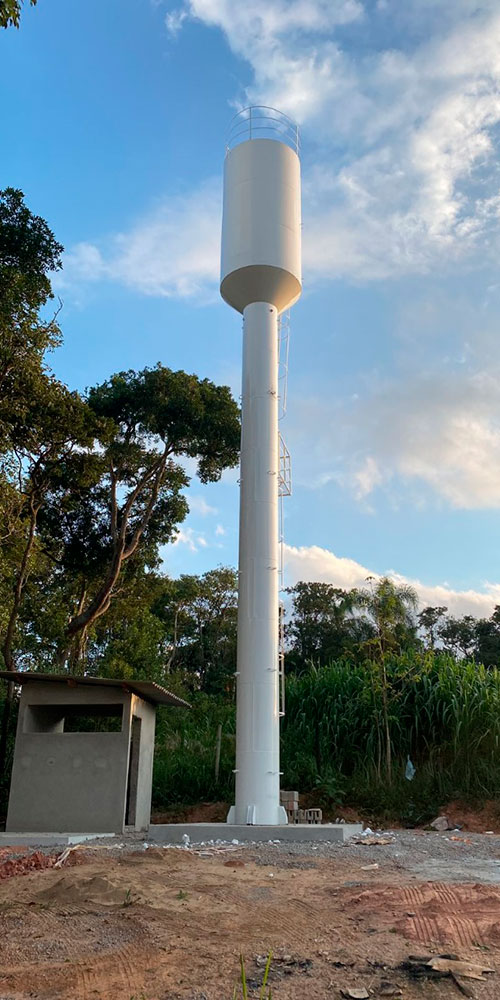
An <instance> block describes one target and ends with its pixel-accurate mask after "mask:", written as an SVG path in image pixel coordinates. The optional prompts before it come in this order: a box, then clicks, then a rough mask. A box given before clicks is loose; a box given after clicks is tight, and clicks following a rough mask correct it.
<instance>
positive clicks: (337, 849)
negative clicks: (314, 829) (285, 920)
mask: <svg viewBox="0 0 500 1000" xmlns="http://www.w3.org/2000/svg"><path fill="white" fill-rule="evenodd" d="M381 836H383V837H384V839H385V837H386V836H390V837H391V843H389V844H387V843H377V844H368V843H366V844H365V843H356V842H355V840H350V841H347V842H346V843H344V844H339V843H327V842H304V843H296V842H287V843H280V842H279V841H273V842H270V843H264V844H262V843H259V844H252V843H246V844H240V845H238V846H236V845H234V844H229V843H222V842H219V843H217V844H205V845H199V844H197V845H194V846H189V847H184V846H178V845H175V846H173V845H172V846H166V847H158V845H157V844H148V843H147V842H145V841H138V840H137V838H122V837H115V838H112V839H111V838H105V839H103V840H93V841H91V842H89V843H85V844H82V845H81V846H79V847H78V848H77V849H78V850H81V851H82V852H84V853H94V852H96V853H97V852H99V853H101V852H102V855H103V856H106V857H114V858H120V857H121V858H124V857H126V856H127V854H131V853H136V852H138V851H147V850H154V852H155V854H157V853H158V852H160V851H166V850H181V851H190V852H193V853H196V854H198V855H199V856H201V857H202V858H203V857H207V858H213V857H217V856H219V855H220V856H221V858H222V857H224V859H227V857H228V856H235V855H236V854H237V855H239V856H240V857H241V856H242V857H244V858H245V860H252V861H254V862H255V863H256V864H257V865H262V866H270V867H274V868H276V869H278V868H279V869H287V868H290V869H303V870H305V869H308V868H314V867H315V866H316V863H317V861H319V860H320V859H324V858H326V859H331V860H333V861H336V862H337V863H341V862H342V860H344V859H345V860H346V861H354V860H361V861H362V862H363V864H364V865H370V864H375V863H378V864H379V866H380V868H381V869H382V868H384V867H387V868H389V867H392V868H395V869H402V870H404V871H406V872H407V873H408V874H410V875H414V876H415V877H417V878H424V879H426V880H429V881H450V882H483V883H486V884H500V836H497V835H491V834H480V833H466V832H464V831H462V832H454V831H448V832H447V833H435V832H432V833H427V832H423V831H413V830H396V831H383V834H381ZM63 849H64V848H57V847H38V848H37V847H36V846H34V847H30V848H29V849H28V850H27V852H26V853H28V854H31V853H33V852H34V851H36V850H39V851H41V852H42V853H44V854H52V855H53V854H59V853H62V851H63ZM11 856H12V857H13V858H19V856H20V855H19V848H17V850H16V852H13V853H12V855H11ZM8 857H9V855H8V854H7V852H6V850H5V849H4V850H3V852H2V861H5V860H7V859H8Z"/></svg>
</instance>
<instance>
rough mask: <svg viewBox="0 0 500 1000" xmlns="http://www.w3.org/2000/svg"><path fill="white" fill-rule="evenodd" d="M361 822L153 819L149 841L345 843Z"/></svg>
mask: <svg viewBox="0 0 500 1000" xmlns="http://www.w3.org/2000/svg"><path fill="white" fill-rule="evenodd" d="M362 831H363V827H362V825H361V823H322V824H321V825H320V824H317V825H316V824H309V823H294V824H289V825H288V826H239V825H236V824H235V825H233V824H230V823H153V824H152V825H151V826H150V828H149V833H148V836H147V839H148V842H149V843H153V844H182V843H184V841H183V837H184V836H185V835H187V836H188V837H189V841H190V843H192V844H201V843H206V842H207V841H209V840H223V841H229V842H231V841H232V840H238V841H239V842H240V843H245V842H247V843H248V842H250V843H258V842H259V841H269V840H280V841H281V842H282V843H286V842H289V843H291V842H295V843H300V842H301V841H304V842H306V841H308V842H311V841H321V840H322V841H330V842H331V841H334V842H337V843H343V842H344V841H345V840H348V839H349V837H354V836H356V835H359V834H360V833H362Z"/></svg>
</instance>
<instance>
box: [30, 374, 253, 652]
mask: <svg viewBox="0 0 500 1000" xmlns="http://www.w3.org/2000/svg"><path fill="white" fill-rule="evenodd" d="M88 404H89V406H90V407H91V409H92V410H93V412H94V413H95V415H96V416H97V417H99V418H101V419H104V420H106V421H107V422H108V424H109V425H110V426H112V428H113V431H112V434H111V437H110V440H109V441H108V443H107V444H106V446H105V447H104V448H103V450H102V452H101V454H100V456H99V459H100V463H101V474H100V476H99V478H98V480H97V481H96V482H94V483H92V484H91V485H90V486H89V487H88V488H83V489H82V490H81V491H80V493H79V494H78V493H73V495H72V497H69V495H68V496H67V500H66V501H65V502H63V494H64V493H65V491H67V482H68V479H72V478H73V475H74V474H73V464H74V461H75V459H72V460H71V461H69V462H68V463H67V464H66V466H64V465H62V466H61V467H60V481H59V484H58V483H56V484H55V486H54V488H53V490H52V495H51V504H50V506H49V507H48V508H47V507H46V509H45V514H44V523H43V529H44V532H45V534H46V537H47V544H48V545H49V544H50V545H51V546H52V549H53V552H54V558H57V559H58V560H59V562H60V564H61V566H62V567H63V568H64V567H65V568H67V569H69V568H70V567H72V568H73V569H74V568H76V566H77V565H78V566H79V567H80V574H81V578H82V600H81V602H80V606H79V607H78V610H77V612H76V613H75V614H73V615H72V616H71V618H70V620H69V622H68V625H67V628H66V630H65V641H64V644H63V647H62V650H61V654H60V659H61V662H66V661H67V658H68V656H69V655H70V650H71V648H72V647H73V648H75V643H76V648H77V652H78V646H79V645H81V643H82V641H83V640H84V637H85V635H86V633H87V631H88V629H89V628H90V627H91V626H92V625H93V624H94V622H95V621H96V620H97V619H98V618H99V617H100V616H101V615H103V614H104V613H105V612H106V611H107V610H108V608H109V606H110V602H111V600H112V598H113V594H114V592H115V590H116V588H117V585H118V582H119V580H120V578H121V574H122V572H123V570H124V567H125V565H126V564H127V563H128V561H129V560H133V559H135V558H136V557H138V554H139V552H142V553H143V555H144V554H145V553H148V552H149V554H150V558H151V559H152V560H153V561H154V559H155V558H156V555H157V551H158V547H159V546H160V545H164V544H165V543H166V542H168V541H169V540H171V539H172V538H173V537H174V535H175V532H176V529H177V526H178V525H179V524H180V523H181V522H182V520H183V519H184V517H185V516H186V513H187V510H188V503H187V500H186V497H185V496H184V492H183V491H184V490H185V488H186V487H187V485H188V483H189V477H188V475H187V473H186V471H185V468H184V465H183V464H182V463H183V461H184V460H185V459H186V458H192V459H193V458H194V459H196V460H197V473H198V476H199V478H200V479H201V481H202V482H213V481H216V480H217V479H219V478H220V476H221V474H222V471H223V469H224V468H226V467H228V466H232V465H235V464H236V462H237V460H238V450H239V437H240V426H239V412H238V408H237V406H236V403H235V401H234V400H233V398H232V396H231V393H230V391H229V389H228V388H227V387H225V386H216V385H214V383H213V382H210V381H209V380H208V379H199V378H198V377H197V376H195V375H188V374H186V373H185V372H182V371H178V372H174V371H171V370H170V369H168V368H165V367H163V366H161V365H158V366H157V367H156V368H153V369H149V368H146V369H144V370H143V371H142V372H138V373H136V372H122V373H120V374H118V375H115V376H113V377H112V378H111V379H110V380H109V381H107V382H105V383H103V384H102V385H100V386H98V387H96V388H95V389H92V390H91V391H90V392H89V394H88ZM78 461H79V458H78V456H76V462H77V463H78ZM77 658H78V656H77Z"/></svg>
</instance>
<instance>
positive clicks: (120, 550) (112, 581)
mask: <svg viewBox="0 0 500 1000" xmlns="http://www.w3.org/2000/svg"><path fill="white" fill-rule="evenodd" d="M167 458H168V450H167V448H165V451H164V452H163V454H162V455H161V457H160V458H159V459H158V462H157V463H156V465H155V466H154V467H153V468H152V469H149V470H148V472H147V473H145V475H144V476H143V478H142V479H141V481H140V482H139V483H138V484H137V486H136V487H135V489H134V490H133V491H132V493H131V494H130V496H129V498H128V500H127V502H126V504H125V506H124V508H123V511H122V515H121V525H120V530H119V531H118V530H117V527H116V518H117V515H113V516H112V524H111V530H112V534H113V535H114V536H115V538H114V545H113V555H112V558H111V563H110V565H109V569H108V572H107V575H106V577H105V579H104V581H103V583H102V584H101V586H100V587H99V589H98V591H97V593H96V594H95V595H94V597H93V598H92V600H91V601H90V604H89V605H88V607H87V608H86V609H85V610H83V608H82V609H81V610H79V612H78V613H77V614H76V615H73V616H72V618H71V619H70V621H69V624H68V626H67V628H66V632H65V646H64V649H63V650H62V652H61V657H62V658H64V659H66V658H67V657H68V655H69V652H70V649H71V646H72V643H73V637H74V636H75V635H77V633H78V632H81V631H82V630H83V631H87V630H88V629H89V628H90V626H91V625H93V623H94V622H95V621H97V619H98V618H100V617H101V615H103V614H105V612H106V611H107V610H108V608H109V605H110V604H111V598H112V596H113V590H114V587H115V586H116V583H117V581H118V579H119V576H120V573H121V570H122V566H123V563H124V562H125V561H126V560H127V559H129V558H130V557H131V556H133V554H134V552H135V551H136V549H137V546H138V545H139V542H140V540H141V537H142V535H143V533H144V531H145V530H146V528H147V526H148V524H149V522H150V520H151V515H152V513H153V510H154V506H155V503H156V501H157V499H158V494H159V492H160V487H161V485H162V483H163V476H164V472H165V466H166V463H167ZM149 485H150V486H151V495H150V497H149V500H148V502H147V504H146V509H145V511H144V514H143V516H142V517H141V520H140V521H139V523H138V524H137V526H136V527H135V528H134V530H133V532H132V537H131V538H130V539H129V540H127V528H128V524H129V519H130V516H131V512H132V509H133V504H134V502H135V501H136V500H137V498H138V497H139V496H140V495H141V493H143V491H144V490H145V489H147V487H148V486H149Z"/></svg>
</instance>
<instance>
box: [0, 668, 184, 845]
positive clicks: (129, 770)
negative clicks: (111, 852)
mask: <svg viewBox="0 0 500 1000" xmlns="http://www.w3.org/2000/svg"><path fill="white" fill-rule="evenodd" d="M0 677H2V678H4V680H9V681H13V682H14V683H15V684H20V685H22V693H21V701H20V706H19V719H18V724H17V735H16V744H15V750H14V764H13V769H12V780H11V786H10V796H9V808H8V813H7V824H6V830H7V831H8V832H21V831H22V832H25V833H34V832H40V833H41V832H43V833H47V832H50V833H118V834H119V833H123V832H125V831H126V830H128V831H141V830H147V829H148V827H149V821H150V813H151V788H152V775H153V752H154V736H155V721H156V706H157V705H178V706H182V707H184V708H189V705H188V703H187V702H185V701H183V699H182V698H178V697H177V695H175V694H171V692H170V691H167V690H166V689H165V688H163V687H160V685H158V684H155V683H153V682H152V681H136V680H134V681H123V680H113V679H110V678H105V677H71V676H68V675H67V674H64V675H58V674H37V673H11V672H9V673H8V672H7V671H0Z"/></svg>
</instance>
